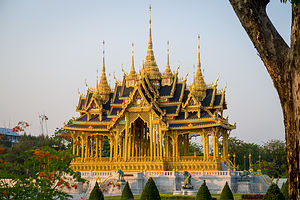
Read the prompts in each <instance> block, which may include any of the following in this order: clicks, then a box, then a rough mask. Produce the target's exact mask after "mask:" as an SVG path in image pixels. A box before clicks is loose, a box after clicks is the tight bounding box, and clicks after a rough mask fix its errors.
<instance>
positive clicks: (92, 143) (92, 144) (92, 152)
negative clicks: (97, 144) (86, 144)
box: [90, 135, 94, 158]
mask: <svg viewBox="0 0 300 200" xmlns="http://www.w3.org/2000/svg"><path fill="white" fill-rule="evenodd" d="M90 142H91V158H92V157H94V136H93V135H92V136H91V139H90Z"/></svg>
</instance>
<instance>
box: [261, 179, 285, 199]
mask: <svg viewBox="0 0 300 200" xmlns="http://www.w3.org/2000/svg"><path fill="white" fill-rule="evenodd" d="M264 199H265V200H283V199H284V196H283V194H282V193H281V192H280V189H279V187H278V185H277V184H275V183H272V184H271V185H270V187H269V189H268V191H267V193H266V194H265V195H264Z"/></svg>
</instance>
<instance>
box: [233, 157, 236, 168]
mask: <svg viewBox="0 0 300 200" xmlns="http://www.w3.org/2000/svg"><path fill="white" fill-rule="evenodd" d="M233 166H234V168H233V171H236V167H235V153H234V154H233Z"/></svg>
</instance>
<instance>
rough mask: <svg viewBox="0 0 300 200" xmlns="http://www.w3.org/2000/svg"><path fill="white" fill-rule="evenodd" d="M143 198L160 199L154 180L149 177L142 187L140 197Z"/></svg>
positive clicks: (144, 199)
mask: <svg viewBox="0 0 300 200" xmlns="http://www.w3.org/2000/svg"><path fill="white" fill-rule="evenodd" d="M140 199H143V200H160V195H159V192H158V189H157V187H156V185H155V182H154V180H153V179H152V178H151V177H150V178H149V179H148V181H147V183H146V185H145V187H144V190H143V192H142V195H141V198H140Z"/></svg>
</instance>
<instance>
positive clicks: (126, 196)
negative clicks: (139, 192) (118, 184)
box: [121, 182, 134, 200]
mask: <svg viewBox="0 0 300 200" xmlns="http://www.w3.org/2000/svg"><path fill="white" fill-rule="evenodd" d="M130 199H134V197H133V194H132V192H131V189H130V186H129V184H128V182H126V185H125V187H124V189H123V191H122V196H121V200H130Z"/></svg>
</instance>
